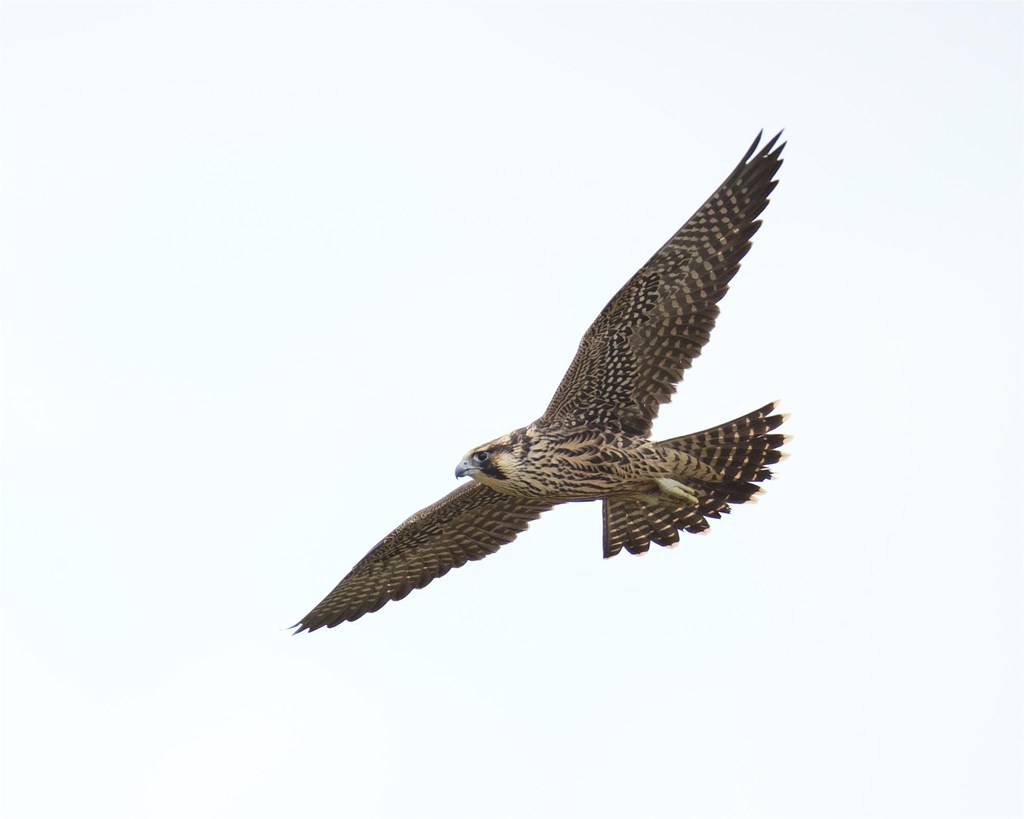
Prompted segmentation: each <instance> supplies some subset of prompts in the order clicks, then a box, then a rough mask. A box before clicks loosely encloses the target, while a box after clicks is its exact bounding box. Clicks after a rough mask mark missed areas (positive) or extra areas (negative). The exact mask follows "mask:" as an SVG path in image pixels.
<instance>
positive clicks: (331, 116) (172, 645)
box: [0, 3, 1024, 819]
mask: <svg viewBox="0 0 1024 819" xmlns="http://www.w3.org/2000/svg"><path fill="white" fill-rule="evenodd" d="M2 23H3V35H2V36H3V40H2V48H3V65H2V68H3V80H2V82H3V85H2V92H3V96H2V103H3V131H2V138H3V143H2V147H3V166H2V196H3V201H2V204H3V213H2V216H3V223H2V224H3V235H2V239H3V251H2V264H3V293H2V295H3V302H2V308H3V313H2V320H3V324H2V343H3V361H2V363H3V438H2V446H3V520H2V523H3V531H2V534H3V589H2V591H3V671H4V679H3V683H4V684H3V738H4V747H3V751H4V758H3V779H4V781H3V805H2V810H0V812H2V813H3V815H4V816H5V817H8V816H9V817H12V819H13V817H19V818H20V819H29V817H68V816H74V817H83V816H84V817H91V816H100V817H176V818H177V817H182V816H189V817H246V819H250V817H253V818H258V817H286V816H288V817H290V816H311V815H316V816H353V817H392V816H408V815H416V816H427V817H433V816H445V817H479V816H487V817H522V816H587V817H623V816H645V817H669V816H673V817H674V816H686V817H698V818H699V817H743V816H747V817H814V818H816V817H879V818H880V817H915V818H924V817H939V816H941V817H971V819H976V818H977V817H1010V816H1020V815H1021V810H1022V807H1021V769H1022V754H1021V738H1022V719H1021V718H1022V709H1021V686H1022V674H1021V656H1022V644H1021V632H1022V626H1021V614H1022V611H1021V599H1022V594H1021V586H1022V573H1021V552H1020V548H1021V541H1022V532H1021V497H1022V491H1021V490H1022V482H1021V465H1022V464H1021V452H1022V447H1021V419H1022V417H1024V413H1022V405H1021V365H1022V361H1021V358H1022V356H1021V303H1022V300H1021V263H1022V253H1021V230H1022V204H1021V203H1022V158H1021V145H1022V58H1021V49H1022V46H1021V44H1022V42H1024V39H1022V35H1024V31H1022V7H1021V5H1019V4H1009V3H1005V4H996V5H984V4H981V3H975V4H956V5H924V4H913V5H903V6H901V5H882V4H870V5H867V4H865V5H833V4H822V5H770V4H760V5H745V4H727V5H726V4H722V5H695V4H693V5H691V4H686V5H682V4H680V5H653V4H651V5H588V4H584V3H575V4H571V5H543V6H541V5H520V4H502V5H415V6H409V5H373V4H369V5H332V4H327V3H310V4H292V5H274V4H259V5H254V4H243V3H231V4H225V5H211V4H198V3H189V4H185V3H182V4H175V5H158V4H141V3H140V4H135V5H130V6H126V5H122V6H111V5H87V4H76V5H70V6H69V5H58V4H28V5H22V4H13V3H9V4H5V5H4V8H3V20H2ZM762 127H763V128H765V129H766V130H767V131H769V132H772V131H774V130H777V129H778V128H781V127H785V128H786V136H787V138H788V140H789V145H788V147H787V149H786V154H785V155H786V163H785V165H784V166H783V168H782V172H781V184H780V186H779V188H778V190H777V192H776V194H775V196H774V198H773V202H772V204H771V205H770V206H769V208H768V210H767V212H766V213H765V225H764V227H763V229H762V230H761V232H760V233H759V234H758V236H757V238H756V240H755V242H754V247H753V249H752V251H751V253H750V254H749V255H748V256H747V260H746V262H745V263H744V265H743V269H742V270H741V272H740V274H739V276H738V277H737V279H736V280H735V282H734V287H733V290H732V292H731V293H730V294H729V295H728V297H727V298H726V300H725V301H724V303H723V313H722V318H721V320H720V322H719V324H718V327H717V328H716V331H715V334H714V337H713V339H712V342H711V344H710V345H709V347H708V349H707V351H706V353H705V355H704V356H703V357H702V358H701V359H700V360H698V362H697V364H696V366H695V368H694V369H693V370H692V371H691V373H690V374H689V375H688V376H687V380H686V382H685V383H684V384H683V385H682V387H681V389H680V392H679V394H678V396H677V400H676V401H675V403H674V404H673V405H671V407H669V408H667V409H666V410H665V411H664V412H663V414H662V417H661V418H660V420H659V423H658V425H657V427H656V430H655V431H656V434H658V435H660V436H661V437H670V436H673V435H679V434H683V433H685V432H689V431H692V430H694V429H699V428H702V427H705V426H709V425H711V424H713V423H716V422H719V421H723V420H726V419H728V418H732V417H734V416H736V415H739V414H740V413H743V412H746V411H748V410H750V409H753V408H755V407H757V406H759V405H761V404H762V403H765V402H766V401H768V400H771V399H773V398H780V399H782V401H783V408H784V409H786V410H788V411H790V412H791V413H792V414H793V415H792V419H791V422H790V423H789V424H788V426H787V430H788V431H789V432H790V433H792V434H793V435H794V436H795V439H794V441H793V442H792V444H791V446H790V447H789V450H790V452H791V453H792V457H791V458H790V459H789V460H788V461H787V462H785V463H784V464H783V465H782V468H781V469H780V470H779V472H780V480H778V481H777V482H773V483H772V484H771V485H770V486H769V491H768V493H767V494H766V495H765V496H764V497H763V499H762V500H761V502H760V503H759V504H757V505H756V506H749V507H744V508H741V509H738V510H737V511H736V512H735V513H734V514H733V515H732V516H731V517H730V518H727V519H725V520H723V521H721V522H720V523H717V524H716V525H714V526H713V528H712V532H711V534H710V535H709V536H708V537H702V538H696V537H688V538H686V539H685V542H684V545H683V546H682V547H680V548H679V549H676V550H674V551H666V550H662V549H656V550H655V551H653V552H652V553H651V554H650V555H649V556H648V557H646V558H644V559H637V558H633V557H631V556H629V555H622V556H620V557H617V558H615V559H613V560H610V561H602V560H601V533H600V507H599V506H598V505H597V504H578V505H574V506H571V507H562V508H559V509H556V510H555V511H553V512H551V513H548V514H547V515H545V516H544V517H543V518H542V519H541V520H540V521H538V522H537V523H536V524H534V525H533V526H532V527H531V528H530V530H529V531H528V532H527V533H525V534H524V535H523V536H521V537H520V538H519V539H518V540H517V541H516V542H515V543H514V544H511V545H510V546H508V547H505V548H504V549H503V550H502V551H501V552H500V553H499V554H497V555H495V556H493V557H491V558H488V559H487V560H485V561H483V562H481V563H477V564H472V565H470V566H467V567H466V568H463V569H460V570H458V571H456V572H453V573H452V574H451V575H449V576H447V577H445V578H443V579H441V580H439V581H436V582H435V583H434V584H432V585H431V586H430V587H429V588H427V589H426V590H424V591H421V592H416V593H414V594H413V595H412V596H411V597H409V598H408V599H407V600H405V601H403V602H401V603H396V604H391V605H389V606H387V607H386V608H385V609H383V610H382V611H380V612H378V613H377V614H374V615H371V616H368V617H366V618H364V619H362V620H360V621H358V622H357V623H354V624H345V625H343V626H341V627H339V628H336V629H334V630H331V631H326V630H325V631H319V632H317V633H315V634H312V635H302V636H298V637H292V636H290V634H289V632H288V631H287V630H286V628H285V627H286V626H288V625H290V624H291V623H294V622H295V621H296V620H297V619H298V618H299V617H301V616H302V615H303V614H304V613H305V612H306V611H308V610H309V609H310V608H311V607H312V606H313V605H314V604H315V603H317V602H318V601H319V600H320V599H321V598H322V597H323V596H324V595H325V594H326V593H327V592H328V591H329V590H330V589H331V588H332V587H333V586H334V584H335V583H336V582H337V581H338V580H339V579H340V578H341V577H342V575H343V574H345V572H347V571H348V569H349V568H350V567H351V565H352V564H353V563H354V562H355V561H356V560H357V559H358V558H359V557H361V556H362V555H363V554H364V553H365V552H366V551H367V550H368V549H369V548H370V547H371V546H372V545H373V544H374V543H376V542H377V541H378V540H379V539H380V538H381V537H382V536H383V535H384V534H386V533H387V532H388V531H389V530H390V529H391V528H392V527H393V526H394V525H396V524H398V523H399V522H400V521H401V520H402V519H403V518H404V517H406V516H407V515H408V514H410V513H411V512H413V511H415V510H416V509H419V508H420V507H422V506H424V505H426V504H427V503H430V502H432V501H433V500H434V499H436V498H437V497H439V496H441V495H442V494H444V493H445V492H448V491H449V490H451V489H452V488H453V487H454V486H455V480H454V478H453V475H452V471H453V469H454V467H455V464H456V462H457V460H458V458H459V457H460V456H461V455H462V453H463V452H464V451H465V450H467V449H468V448H469V447H470V446H473V445H475V444H477V443H480V442H482V441H485V440H488V439H490V438H493V437H495V436H496V435H499V434H502V433H503V432H506V431H507V430H509V429H512V428H514V427H517V426H520V425H522V424H524V423H526V422H528V421H530V420H532V419H533V418H534V417H536V416H537V415H538V414H539V413H540V412H541V411H542V410H543V408H544V406H545V405H546V403H547V401H548V399H549V397H550V394H551V392H552V391H553V389H554V387H555V385H556V383H557V381H558V379H559V378H560V376H561V374H562V372H563V371H564V369H565V367H567V366H568V364H569V361H570V359H571V357H572V354H573V353H574V351H575V348H576V344H577V342H578V339H579V336H580V335H581V334H582V332H583V331H584V329H585V328H586V327H587V325H588V324H589V323H590V321H591V320H592V319H593V318H594V316H595V315H596V314H597V312H598V310H599V309H600V308H601V307H602V306H603V305H604V303H605V302H606V301H607V300H608V299H609V298H610V297H611V295H612V294H613V293H614V292H615V291H616V290H617V289H618V288H619V287H620V286H621V285H622V283H623V282H624V281H625V280H626V279H627V278H628V277H629V276H630V275H631V274H632V273H633V271H634V270H635V269H636V268H637V267H638V266H639V265H640V264H641V263H643V262H644V261H645V260H646V259H647V258H648V256H649V255H650V254H651V253H652V252H653V251H654V250H655V249H657V247H658V246H659V245H660V244H661V243H662V242H663V241H664V240H665V239H666V238H668V236H669V235H670V234H671V233H672V232H673V231H674V230H675V229H676V228H677V227H678V226H679V225H680V224H681V223H682V222H683V221H684V220H685V219H686V218H687V217H688V216H689V215H690V213H692V212H693V210H694V209H695V208H696V207H697V206H698V205H699V204H700V203H701V202H702V201H703V200H704V199H705V197H706V196H707V195H708V194H710V193H711V191H712V190H714V188H715V187H716V186H717V185H718V183H719V182H720V181H721V180H722V179H723V178H724V177H725V175H726V174H727V173H728V171H729V170H730V169H731V168H732V167H733V165H734V164H735V163H736V162H737V161H738V160H739V158H740V156H741V155H742V154H743V152H744V150H745V149H746V147H747V146H748V144H749V143H750V141H751V139H752V138H753V137H754V135H755V134H756V133H757V131H758V130H759V129H761V128H762Z"/></svg>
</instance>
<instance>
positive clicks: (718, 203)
mask: <svg viewBox="0 0 1024 819" xmlns="http://www.w3.org/2000/svg"><path fill="white" fill-rule="evenodd" d="M780 136H781V134H777V135H776V136H775V137H774V138H773V139H771V140H770V141H769V142H768V143H766V144H765V145H764V147H762V148H758V143H759V142H760V141H761V135H760V134H758V136H757V139H755V140H754V144H753V145H751V146H750V149H749V150H748V151H747V153H746V155H745V156H744V157H743V159H742V160H741V161H740V164H739V165H737V167H736V169H735V170H734V171H733V172H732V173H731V174H730V175H729V177H728V178H727V179H726V180H725V181H724V182H723V183H722V184H721V186H720V187H719V188H718V190H717V191H715V193H714V194H712V196H711V198H710V199H708V201H707V202H705V203H704V204H703V205H702V206H701V208H700V209H699V210H698V211H697V212H696V213H695V214H694V215H693V216H692V217H690V219H689V221H687V222H686V224H685V225H683V226H682V227H681V228H680V229H679V231H678V232H677V233H676V234H675V235H674V236H673V237H672V238H671V239H669V240H668V242H666V244H665V246H664V247H662V248H661V250H659V251H658V252H657V253H655V254H654V256H653V257H652V258H651V259H650V261H648V262H647V264H645V265H644V266H643V267H642V268H640V270H639V271H637V273H636V274H635V275H634V276H633V277H632V278H631V279H630V280H629V281H628V282H626V284H625V286H623V288H622V289H621V290H620V291H619V292H618V293H617V294H616V295H615V296H614V297H613V298H612V300H611V301H610V302H609V303H608V305H607V306H606V307H605V308H604V310H602V311H601V314H600V315H599V316H598V317H597V319H596V320H595V321H594V323H593V324H592V325H591V326H590V328H589V329H588V330H587V332H586V333H585V334H584V336H583V339H582V341H581V342H580V347H579V350H578V352H577V353H576V357H575V358H574V359H573V362H572V364H571V365H570V367H569V370H568V372H566V374H565V376H564V378H563V379H562V383H561V384H559V386H558V390H557V391H556V392H555V395H554V398H552V400H551V404H550V405H549V406H548V408H547V410H546V411H545V413H544V415H543V416H542V419H543V420H545V421H550V422H554V423H559V424H564V425H571V426H575V425H595V426H601V427H605V428H613V429H619V430H622V431H624V432H627V433H629V434H633V435H642V436H645V437H646V436H649V435H650V432H651V424H652V422H653V421H654V418H655V416H656V415H657V413H658V407H659V406H660V405H661V404H663V403H665V402H666V401H668V400H669V399H670V398H671V396H672V394H673V393H674V392H675V388H676V384H677V383H678V382H679V381H680V380H682V377H683V373H684V372H685V371H686V370H687V369H688V368H689V366H690V364H691V363H692V362H693V360H694V359H695V358H696V357H697V356H698V355H699V354H700V351H701V349H702V348H703V346H704V344H705V343H706V342H707V340H708V336H709V334H710V332H711V328H712V327H714V325H715V319H716V318H717V317H718V301H719V300H720V299H721V298H722V296H724V295H725V293H726V290H727V289H728V287H729V281H730V280H731V279H732V277H733V276H734V275H735V274H736V271H737V270H739V265H740V260H741V259H742V258H743V257H744V255H746V253H747V251H748V250H749V249H750V239H751V237H752V236H753V235H754V234H755V233H756V232H757V229H758V228H759V227H760V226H761V223H760V221H758V220H757V217H758V215H759V214H760V213H761V211H763V210H764V209H765V207H766V206H767V204H768V196H769V194H770V193H771V192H772V190H773V189H774V188H775V185H776V184H777V182H776V181H775V180H774V177H775V174H776V173H777V172H778V170H779V167H780V166H781V165H782V158H781V156H780V154H781V152H782V149H783V147H785V143H782V144H779V145H778V146H777V147H776V143H777V142H778V139H779V137H780Z"/></svg>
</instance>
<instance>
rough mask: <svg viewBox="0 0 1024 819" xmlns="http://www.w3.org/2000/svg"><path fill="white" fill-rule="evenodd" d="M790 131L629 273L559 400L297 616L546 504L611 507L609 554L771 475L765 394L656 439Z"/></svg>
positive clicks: (479, 539)
mask: <svg viewBox="0 0 1024 819" xmlns="http://www.w3.org/2000/svg"><path fill="white" fill-rule="evenodd" d="M780 136H781V134H776V136H775V137H774V138H773V139H771V140H770V141H768V142H767V143H766V144H765V145H764V146H762V147H758V146H759V144H760V142H761V134H758V136H757V138H756V139H755V140H754V143H753V145H751V146H750V149H749V150H748V151H747V153H746V155H745V156H744V157H743V159H742V160H740V163H739V165H737V166H736V168H735V170H733V172H732V173H730V174H729V176H728V177H727V178H726V180H725V181H724V182H723V183H722V184H721V186H719V188H718V190H716V191H715V192H714V193H713V194H712V195H711V198H710V199H708V200H707V202H705V203H704V204H703V205H702V206H701V207H700V209H699V210H698V211H697V212H696V213H695V214H694V215H693V216H691V217H690V219H689V220H688V221H687V222H686V224H685V225H683V226H682V227H681V228H680V229H679V230H678V231H677V232H676V234H675V235H674V236H673V237H672V238H671V239H669V240H668V242H666V243H665V245H664V247H662V248H661V250H659V251H658V252H657V253H655V254H654V256H653V257H651V259H650V261H648V262H647V264H645V265H644V266H643V267H641V268H640V270H639V271H637V273H636V274H635V275H634V276H633V277H632V278H631V279H630V280H629V281H628V282H626V284H625V286H623V288H622V289H621V290H619V292H618V293H616V294H615V296H614V297H613V298H612V300H611V301H610V302H608V304H607V306H606V307H605V308H604V310H602V311H601V313H600V315H599V316H598V317H597V319H596V320H595V321H594V323H593V324H592V325H591V326H590V328H589V329H588V330H587V332H586V333H584V335H583V339H582V340H581V341H580V346H579V350H578V351H577V353H576V357H575V358H574V359H573V360H572V364H570V365H569V370H568V372H566V374H565V376H564V377H563V378H562V382H561V384H559V385H558V389H557V390H555V395H554V397H553V398H552V399H551V403H550V404H549V405H548V408H547V409H546V410H545V411H544V414H543V415H541V416H540V418H538V419H537V420H536V421H534V422H533V423H531V424H530V425H529V426H525V427H523V428H521V429H517V430H515V431H513V432H510V433H508V434H507V435H503V436H501V437H500V438H496V439H494V440H493V441H490V442H488V443H486V444H482V445H480V446H478V447H474V448H473V449H471V450H470V451H469V452H467V453H466V454H465V455H464V456H463V458H462V459H461V460H460V461H459V464H458V466H457V467H456V468H455V476H456V477H457V478H469V479H470V480H469V481H468V482H467V483H466V484H464V485H462V486H460V487H459V488H458V489H456V490H455V491H454V492H451V493H450V494H448V495H445V496H444V497H443V498H441V499H440V500H439V501H437V502H436V503H434V504H432V505H431V506H428V507H427V508H426V509H421V510H420V511H419V512H416V513H415V514H414V515H413V516H412V517H410V518H409V519H408V520H406V521H405V522H404V523H402V524H401V525H400V526H399V527H398V528H397V529H395V530H394V531H393V532H391V534H389V535H388V536H387V537H385V538H384V539H383V540H382V541H381V542H380V543H378V544H377V545H376V546H374V547H373V548H372V549H371V550H370V551H369V553H367V555H366V556H365V557H364V558H363V559H362V560H360V561H359V562H358V563H357V564H356V565H355V566H354V567H353V569H352V571H350V572H349V573H348V574H347V575H346V576H345V578H344V579H343V580H342V581H341V582H340V583H338V585H337V586H336V587H335V588H334V591H332V592H331V593H330V594H328V595H327V597H325V598H324V599H323V600H322V601H321V602H320V603H319V604H317V606H316V607H315V608H314V609H313V610H312V611H311V612H310V613H309V614H307V615H306V616H305V617H303V618H302V620H301V621H300V622H299V623H297V624H296V628H297V631H296V633H298V632H301V631H304V630H308V631H315V630H316V629H318V628H321V627H322V626H327V627H328V628H330V627H333V626H336V625H338V624H339V623H342V622H344V621H346V620H356V619H358V618H360V617H362V616H363V615H364V614H366V613H367V612H371V611H377V610H378V609H379V608H380V607H381V606H383V605H384V604H385V603H387V602H388V601H390V600H401V599H402V598H403V597H405V596H406V595H407V594H409V592H411V591H412V590H413V589H420V588H423V587H424V586H426V585H427V584H428V583H429V582H430V581H431V580H434V579H435V578H437V577H440V576H441V575H443V574H446V573H447V572H448V571H449V570H450V569H453V568H455V567H457V566H462V565H463V564H464V563H466V562H467V561H470V560H479V559H480V558H482V557H486V556H487V555H489V554H491V553H493V552H496V551H497V550H498V548H499V547H501V546H503V545H505V544H506V543H509V542H511V541H512V540H514V539H515V537H516V535H518V534H519V533H520V532H522V531H523V530H524V529H526V527H527V526H528V525H529V524H530V522H531V521H533V520H536V519H537V518H538V517H540V515H541V514H542V513H543V512H546V511H547V510H548V509H551V508H552V507H553V506H556V505H557V504H560V503H566V502H569V501H592V500H600V501H602V503H603V506H604V513H603V519H604V556H605V557H606V558H607V557H612V556H613V555H616V554H618V553H619V552H620V551H622V549H625V550H626V551H627V552H629V553H631V554H642V553H644V552H646V551H647V550H648V549H649V548H650V544H651V543H652V542H653V543H657V544H660V545H662V546H671V545H673V544H675V543H677V542H678V541H679V533H680V532H703V531H704V530H706V529H707V528H708V526H709V524H708V519H709V518H718V517H721V515H722V514H723V513H725V512H728V511H729V510H730V505H731V504H740V503H745V502H746V501H748V500H750V499H751V498H752V497H753V496H754V495H755V494H756V493H758V492H759V491H760V487H759V486H758V484H759V483H760V482H761V481H765V480H768V479H769V478H771V475H772V473H771V470H770V469H769V468H768V467H769V466H770V465H771V464H774V463H777V462H778V461H779V460H781V459H782V458H783V456H784V455H783V453H782V452H780V451H779V447H780V446H781V445H782V444H783V442H784V440H785V438H786V436H784V435H781V434H777V433H773V432H772V431H773V430H774V429H776V428H777V427H778V426H779V425H780V424H782V422H783V420H784V418H785V416H784V415H783V414H780V413H777V412H776V411H775V404H774V403H771V404H766V405H765V406H763V407H761V408H760V409H757V410H754V411H753V412H750V413H747V414H746V415H744V416H743V417H741V418H737V419H735V420H733V421H728V422H727V423H724V424H720V425H719V426H716V427H712V428H710V429H706V430H704V431H702V432H694V433H691V434H689V435H683V436H682V437H679V438H670V439H668V440H665V441H652V440H651V439H650V436H651V425H652V423H653V421H654V418H655V416H656V415H657V413H658V407H659V406H660V405H661V404H664V403H665V402H667V401H668V400H669V399H670V398H671V397H672V394H673V393H674V392H675V389H676V384H677V383H678V382H679V381H681V380H682V378H683V373H684V372H685V371H686V370H687V369H688V368H689V366H690V364H691V363H693V360H694V359H695V358H696V357H697V356H698V355H700V351H701V349H702V348H703V347H704V345H705V344H706V343H707V340H708V336H709V334H710V332H711V328H712V327H714V325H715V319H716V318H717V317H718V302H719V301H720V300H721V298H722V297H723V296H724V295H725V293H726V291H727V290H728V288H729V282H730V281H731V280H732V277H733V276H734V275H735V274H736V271H737V270H739V265H740V260H741V259H742V258H743V257H744V255H746V253H747V251H748V250H749V249H750V239H751V237H752V236H753V235H754V234H755V233H756V232H757V230H758V228H759V227H760V226H761V222H760V221H759V220H758V218H757V217H758V216H759V215H760V214H761V212H762V211H763V210H764V209H765V207H766V206H767V205H768V196H769V194H770V193H771V192H772V190H773V189H774V188H775V186H776V184H778V183H777V181H776V180H775V175H776V173H777V172H778V170H779V167H780V166H781V165H782V158H781V153H782V149H783V147H784V146H785V143H780V144H779V137H780Z"/></svg>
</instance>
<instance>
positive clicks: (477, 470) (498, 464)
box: [455, 436, 515, 486]
mask: <svg viewBox="0 0 1024 819" xmlns="http://www.w3.org/2000/svg"><path fill="white" fill-rule="evenodd" d="M514 467H515V463H514V457H513V454H512V446H511V442H510V441H509V438H508V436H505V437H503V438H498V439H496V440H494V441H491V442H490V443H487V444H483V445H482V446H478V447H476V448H475V449H471V450H470V451H469V452H467V453H466V454H465V455H464V456H463V457H462V460H461V461H460V462H459V465H458V466H457V467H455V477H456V478H465V477H467V476H468V477H470V478H473V479H474V480H477V481H480V483H484V484H487V485H489V486H495V485H498V486H500V485H501V481H504V480H507V479H508V476H509V473H510V472H511V471H512V470H513V469H514Z"/></svg>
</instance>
